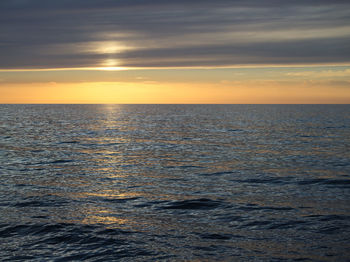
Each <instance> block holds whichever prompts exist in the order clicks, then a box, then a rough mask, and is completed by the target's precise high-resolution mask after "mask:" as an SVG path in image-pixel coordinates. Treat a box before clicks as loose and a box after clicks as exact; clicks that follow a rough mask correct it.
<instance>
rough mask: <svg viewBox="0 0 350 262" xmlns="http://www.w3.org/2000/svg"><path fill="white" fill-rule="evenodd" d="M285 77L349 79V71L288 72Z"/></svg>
mask: <svg viewBox="0 0 350 262" xmlns="http://www.w3.org/2000/svg"><path fill="white" fill-rule="evenodd" d="M286 75H287V76H296V77H317V78H320V77H350V69H345V70H322V71H304V72H290V73H287V74H286Z"/></svg>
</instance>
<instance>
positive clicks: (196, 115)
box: [0, 105, 350, 261]
mask: <svg viewBox="0 0 350 262" xmlns="http://www.w3.org/2000/svg"><path fill="white" fill-rule="evenodd" d="M0 178H1V180H0V259H1V260H3V261H22V260H23V261H116V260H118V261H155V260H165V261H348V260H349V258H350V106H349V105H1V106H0Z"/></svg>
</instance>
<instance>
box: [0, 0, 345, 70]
mask: <svg viewBox="0 0 350 262" xmlns="http://www.w3.org/2000/svg"><path fill="white" fill-rule="evenodd" d="M349 29H350V3H349V2H348V1H328V0H327V1H326V0H319V1H316V0H303V1H302V0H300V1H277V0H270V1H261V0H259V1H258V0H253V1H243V0H237V1H232V0H230V1H229V0H218V1H212V0H210V1H209V0H177V1H170V0H169V1H166V0H153V1H151V0H134V1H129V0H119V1H115V0H113V1H112V0H60V1H48V0H2V1H0V57H1V60H0V68H1V69H11V68H14V69H15V68H61V67H64V68H71V67H97V66H101V65H103V63H104V61H106V60H113V59H114V60H115V61H118V66H129V67H175V66H176V67H182V66H184V67H186V66H204V67H205V66H230V65H238V64H239V65H244V64H257V65H262V64H307V63H310V64H312V63H347V62H350V50H349V47H348V44H347V43H349V42H350V41H349V40H350V31H349ZM289 34H290V36H289ZM305 34H310V35H305ZM270 36H271V37H270ZM104 41H105V42H106V43H108V42H117V44H121V45H122V46H123V47H126V48H124V49H125V50H123V49H122V50H120V51H116V52H114V53H113V52H107V53H103V52H102V51H98V49H99V48H100V47H101V46H98V44H97V43H103V42H104ZM94 45H96V48H93V46H94ZM57 46H59V47H60V48H58V47H57ZM82 46H88V48H85V49H84V48H82ZM128 47H130V48H132V49H128Z"/></svg>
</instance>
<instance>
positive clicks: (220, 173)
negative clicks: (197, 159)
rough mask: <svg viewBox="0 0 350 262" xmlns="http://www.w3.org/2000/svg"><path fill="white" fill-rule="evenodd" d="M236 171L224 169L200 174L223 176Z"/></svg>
mask: <svg viewBox="0 0 350 262" xmlns="http://www.w3.org/2000/svg"><path fill="white" fill-rule="evenodd" d="M233 173H234V172H232V171H223V172H214V173H203V174H199V175H200V176H221V175H229V174H233Z"/></svg>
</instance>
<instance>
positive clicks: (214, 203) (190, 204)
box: [162, 198, 223, 209]
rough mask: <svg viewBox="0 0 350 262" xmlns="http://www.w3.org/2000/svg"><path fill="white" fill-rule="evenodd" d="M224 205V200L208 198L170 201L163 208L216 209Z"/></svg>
mask: <svg viewBox="0 0 350 262" xmlns="http://www.w3.org/2000/svg"><path fill="white" fill-rule="evenodd" d="M221 205H223V201H218V200H211V199H207V198H199V199H191V200H183V201H175V202H170V203H169V204H168V205H165V206H163V207H162V209H214V208H217V207H219V206H221Z"/></svg>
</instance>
